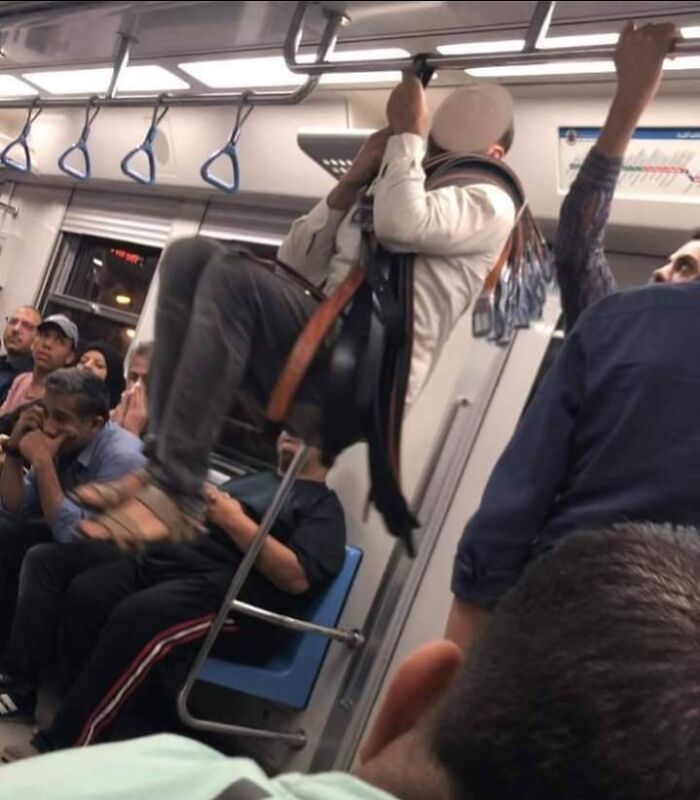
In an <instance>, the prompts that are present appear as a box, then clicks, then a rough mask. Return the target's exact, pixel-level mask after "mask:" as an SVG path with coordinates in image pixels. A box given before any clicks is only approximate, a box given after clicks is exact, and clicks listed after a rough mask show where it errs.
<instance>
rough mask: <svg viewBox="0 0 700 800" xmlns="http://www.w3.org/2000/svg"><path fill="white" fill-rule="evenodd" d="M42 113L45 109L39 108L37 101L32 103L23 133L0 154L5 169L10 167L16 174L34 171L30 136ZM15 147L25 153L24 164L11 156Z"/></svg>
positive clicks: (0, 162)
mask: <svg viewBox="0 0 700 800" xmlns="http://www.w3.org/2000/svg"><path fill="white" fill-rule="evenodd" d="M42 111H43V108H39V107H38V106H37V103H36V101H35V102H34V103H32V105H31V106H30V108H29V111H28V112H27V120H26V122H25V123H24V127H23V128H22V132H21V133H20V135H19V136H18V137H17V138H16V139H13V140H12V141H11V142H10V143H9V144H7V145H6V146H5V147H4V148H3V150H2V152H0V164H2V165H3V167H8V168H9V169H14V170H15V171H16V172H23V173H29V172H31V171H32V154H31V151H30V149H29V134H30V133H31V132H32V125H33V124H34V122H35V121H36V119H37V117H38V116H39V114H41V112H42ZM13 147H19V148H20V149H21V150H22V152H23V153H24V164H22V162H21V161H15V160H14V158H12V157H11V156H10V150H12V148H13Z"/></svg>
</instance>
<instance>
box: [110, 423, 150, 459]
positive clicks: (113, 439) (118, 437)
mask: <svg viewBox="0 0 700 800" xmlns="http://www.w3.org/2000/svg"><path fill="white" fill-rule="evenodd" d="M104 436H105V439H106V442H107V443H108V445H109V446H110V447H111V448H115V449H119V450H122V451H127V452H133V453H141V452H142V451H143V442H142V441H141V439H139V437H138V436H136V435H135V434H133V433H131V431H127V430H126V429H125V428H122V426H121V425H117V423H116V422H108V423H107V424H106V425H105V429H104Z"/></svg>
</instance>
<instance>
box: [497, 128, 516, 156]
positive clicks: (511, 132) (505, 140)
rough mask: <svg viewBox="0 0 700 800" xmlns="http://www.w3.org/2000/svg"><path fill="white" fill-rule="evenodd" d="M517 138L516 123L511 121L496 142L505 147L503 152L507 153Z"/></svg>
mask: <svg viewBox="0 0 700 800" xmlns="http://www.w3.org/2000/svg"><path fill="white" fill-rule="evenodd" d="M514 138H515V125H513V123H512V122H511V123H510V125H509V126H508V130H507V131H506V132H505V133H504V134H503V136H501V138H500V139H499V140H498V141H497V142H496V144H500V145H501V147H502V148H503V152H504V153H507V152H508V151H509V150H510V148H511V147H512V146H513V139H514Z"/></svg>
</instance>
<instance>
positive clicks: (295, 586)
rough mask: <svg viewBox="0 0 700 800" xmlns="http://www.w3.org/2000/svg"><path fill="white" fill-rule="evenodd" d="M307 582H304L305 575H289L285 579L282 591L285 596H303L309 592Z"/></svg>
mask: <svg viewBox="0 0 700 800" xmlns="http://www.w3.org/2000/svg"><path fill="white" fill-rule="evenodd" d="M309 588H310V586H309V582H308V581H307V580H306V575H304V574H301V575H290V576H288V577H287V578H286V579H285V588H284V591H286V592H287V594H294V595H299V594H304V593H305V592H308V591H309Z"/></svg>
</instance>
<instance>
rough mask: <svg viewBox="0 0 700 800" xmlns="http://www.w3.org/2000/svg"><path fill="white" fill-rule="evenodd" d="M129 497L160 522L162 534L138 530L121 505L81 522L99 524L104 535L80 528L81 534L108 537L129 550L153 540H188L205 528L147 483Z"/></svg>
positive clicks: (136, 524)
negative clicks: (162, 527) (103, 530)
mask: <svg viewBox="0 0 700 800" xmlns="http://www.w3.org/2000/svg"><path fill="white" fill-rule="evenodd" d="M129 500H131V501H138V502H139V503H141V505H143V506H145V507H146V508H147V509H148V510H149V511H150V512H151V513H152V514H153V516H154V517H155V518H156V519H157V520H158V521H159V522H161V523H162V525H163V526H164V528H165V530H164V532H163V534H162V535H161V534H158V535H156V536H153V535H145V534H143V533H141V528H140V525H139V524H138V523H137V521H136V520H135V519H134V518H133V516H132V515H131V514H130V513H129V511H128V509H126V508H122V507H120V508H113V509H109V510H107V511H106V512H105V513H104V514H102V515H101V516H99V517H96V518H95V519H93V520H86V521H85V522H86V523H88V524H90V523H95V524H97V525H101V526H102V528H104V529H105V532H106V534H105V533H102V534H89V533H85V531H84V530H83V534H84V535H85V536H87V537H88V538H92V539H108V540H109V539H111V540H112V541H114V542H115V543H116V544H117V545H118V546H119V547H121V548H122V549H133V548H134V547H139V546H141V545H146V544H151V543H155V542H166V541H167V542H191V541H193V540H194V539H196V538H197V536H198V535H199V534H200V533H201V532H202V531H203V530H204V529H205V528H204V523H203V522H202V521H201V520H199V519H195V518H194V517H191V516H189V515H188V514H185V513H184V512H183V511H182V510H181V509H180V507H179V506H178V505H177V503H176V502H175V501H174V500H173V499H172V498H171V497H170V496H169V495H168V494H166V493H165V492H164V491H163V490H162V489H159V488H158V487H157V486H154V485H153V484H151V483H147V484H145V485H143V486H142V487H141V488H140V489H139V490H138V491H137V492H136V494H134V495H133V496H132V497H130V498H129ZM81 529H82V526H81Z"/></svg>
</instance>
